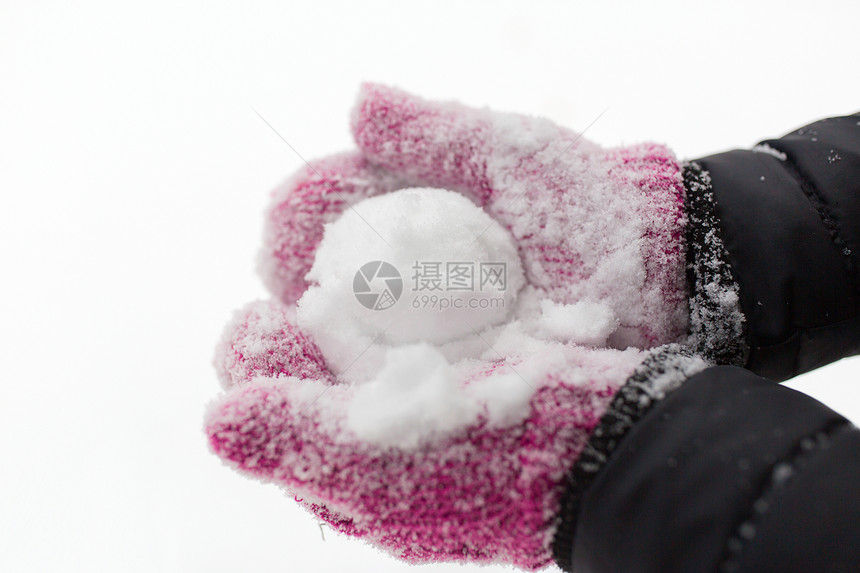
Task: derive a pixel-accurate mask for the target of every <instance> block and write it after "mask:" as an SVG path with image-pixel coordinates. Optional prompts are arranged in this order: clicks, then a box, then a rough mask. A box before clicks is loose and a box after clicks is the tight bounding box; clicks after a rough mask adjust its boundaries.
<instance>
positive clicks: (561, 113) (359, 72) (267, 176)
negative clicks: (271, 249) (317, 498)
mask: <svg viewBox="0 0 860 573" xmlns="http://www.w3.org/2000/svg"><path fill="white" fill-rule="evenodd" d="M858 16H860V4H858V3H857V2H856V1H845V2H834V3H828V2H814V3H810V2H797V3H796V4H795V3H792V2H786V1H781V2H769V3H760V4H759V3H751V2H716V3H713V4H704V3H695V4H693V3H687V2H679V3H676V4H660V3H655V2H644V3H643V2H630V3H616V2H593V3H592V2H587V3H586V2H538V1H535V0H532V1H530V2H526V3H521V4H508V3H502V2H486V3H480V2H463V1H459V2H433V3H429V2H428V3H406V2H361V3H358V2H354V3H348V2H343V3H334V2H320V1H311V0H305V1H303V2H285V1H277V2H274V1H273V2H266V3H257V2H237V3H235V4H233V5H223V4H217V3H214V2H211V1H209V2H205V1H200V2H163V1H148V2H140V3H137V5H136V6H134V5H131V4H129V3H117V2H102V3H95V2H75V3H67V2H22V1H16V2H13V1H12V0H2V2H0V82H2V83H0V254H2V258H0V273H2V275H0V278H2V280H0V293H2V296H0V305H2V312H1V313H0V317H2V330H0V359H2V363H0V364H2V366H0V368H2V369H1V370H0V372H2V382H0V456H2V461H0V570H2V571H9V572H19V571H27V572H29V571H39V572H42V571H87V572H95V571H110V572H116V571H123V572H125V571H142V572H144V571H145V572H153V571H159V572H161V571H165V572H172V571H177V572H179V571H181V572H198V571H199V572H222V571H223V572H236V571H254V572H258V573H263V572H279V573H281V572H287V571H335V570H337V571H351V572H365V571H367V572H375V573H376V572H386V571H387V572H394V571H406V570H407V565H404V564H402V563H398V562H396V561H394V560H392V559H390V558H388V557H386V556H384V555H381V554H379V553H377V552H376V551H375V550H373V549H371V548H368V547H366V546H364V545H362V544H361V543H358V542H355V541H352V540H349V539H346V538H339V537H337V536H336V535H334V534H333V533H332V532H331V531H327V532H326V535H325V541H323V539H322V536H321V531H320V528H319V527H318V526H317V524H316V523H315V521H314V520H313V519H312V518H311V517H310V516H309V515H307V514H305V513H304V512H303V511H301V510H300V509H299V508H298V506H297V505H296V504H295V503H294V502H293V501H292V500H291V499H288V498H286V497H285V496H284V495H283V494H281V493H280V491H279V490H277V489H276V488H275V487H273V486H264V485H260V484H259V483H255V482H253V481H250V480H248V479H245V478H242V477H240V476H239V475H237V474H235V473H234V472H232V471H230V470H228V469H227V468H225V467H223V466H222V465H221V464H220V462H219V461H218V459H217V458H216V457H215V456H214V455H211V454H210V453H209V452H208V449H207V446H206V442H205V439H204V436H203V434H202V432H201V417H202V412H203V408H204V405H205V404H206V402H207V401H208V400H210V399H211V398H212V397H213V396H215V395H216V393H217V392H218V391H219V388H218V386H217V383H216V380H215V375H214V372H213V370H212V368H211V366H210V359H211V356H212V348H213V345H214V344H215V341H216V339H217V337H218V335H219V334H220V331H221V328H222V325H223V323H224V322H225V320H226V319H227V317H228V316H229V313H230V311H232V310H233V309H234V308H236V307H238V306H240V305H242V304H244V303H245V302H246V301H248V300H251V299H254V298H257V297H264V296H266V293H265V291H264V289H263V287H262V286H261V284H260V281H259V280H258V278H257V276H256V275H255V272H254V259H255V254H256V251H257V247H258V244H259V243H260V235H261V226H262V212H263V208H264V206H265V205H266V202H267V197H268V192H269V190H270V188H272V187H273V186H274V185H275V184H277V183H278V182H279V181H280V180H281V179H282V178H284V177H285V176H287V175H288V174H290V173H291V172H293V171H294V170H296V169H298V168H300V167H301V166H302V161H301V159H299V158H298V157H297V156H296V155H295V154H294V153H293V152H292V151H291V150H290V149H289V148H288V147H287V146H286V145H284V143H283V142H282V141H281V140H280V139H278V137H277V136H276V135H275V134H274V133H272V131H271V130H270V129H269V128H268V127H267V126H266V125H265V124H264V123H263V122H262V121H261V120H260V119H259V118H258V117H257V115H256V114H255V113H254V111H253V109H256V110H257V111H259V112H260V113H261V114H262V115H263V116H264V117H266V119H267V120H268V121H269V122H271V123H272V124H273V125H274V126H275V127H276V128H277V129H278V130H279V131H280V133H281V134H282V135H283V136H284V137H285V138H286V139H287V141H289V142H290V143H291V144H292V145H293V146H294V147H295V148H296V149H297V150H298V151H299V152H300V153H301V154H302V155H304V156H305V157H306V158H314V157H319V156H322V155H326V154H328V153H331V152H335V151H339V150H342V149H346V148H350V147H351V146H352V142H351V140H350V136H349V132H348V121H347V119H348V113H349V110H350V107H351V105H352V102H353V98H354V97H355V94H356V90H357V88H358V85H359V83H360V82H361V81H363V80H373V81H380V82H386V83H390V84H394V85H397V86H399V87H402V88H405V89H408V90H410V91H413V92H415V93H417V94H420V95H423V96H425V97H432V98H445V99H454V98H456V99H460V100H462V101H464V102H466V103H469V104H473V105H489V106H491V107H493V108H496V109H500V110H509V111H519V112H526V113H531V114H538V115H545V116H549V117H551V118H554V119H555V120H557V121H559V122H561V123H564V124H566V125H569V126H571V127H573V128H578V129H582V128H584V127H585V126H586V125H588V124H589V123H590V122H591V121H592V120H593V119H594V118H595V117H596V116H597V115H598V114H599V113H600V112H601V111H603V110H604V109H606V108H607V107H608V110H607V111H606V113H605V115H604V116H603V117H602V118H601V119H600V120H599V121H598V122H597V123H596V124H595V125H594V126H593V127H592V128H591V129H590V130H589V131H588V134H587V136H588V137H589V138H591V139H593V140H595V141H597V142H600V143H602V144H605V145H614V144H620V143H632V142H637V141H641V140H647V139H653V140H656V141H660V142H665V143H668V144H669V145H671V146H672V147H673V148H674V149H675V150H676V151H677V153H678V154H679V155H680V156H682V157H696V156H699V155H703V154H707V153H711V152H716V151H720V150H724V149H727V148H732V147H749V146H751V145H753V144H755V143H756V142H757V141H758V140H760V139H763V138H767V137H772V136H779V135H781V134H783V133H785V132H787V131H789V130H791V129H794V128H796V127H799V126H800V125H802V124H804V123H806V122H809V121H812V120H815V119H818V118H821V117H825V116H828V115H836V114H844V113H850V112H854V111H857V110H858V108H860V99H858V94H860V75H858V74H857V73H856V63H857V62H856V59H857V33H858V30H857V22H858V21H860V18H858ZM858 375H860V359H849V360H843V361H841V362H839V363H837V364H834V365H832V366H829V367H827V368H824V369H822V370H820V371H818V372H816V373H813V374H810V375H807V376H803V377H800V378H798V379H797V380H794V381H793V382H791V385H792V386H793V387H796V388H799V389H801V390H803V391H805V392H808V393H810V394H812V395H813V396H816V397H818V398H819V399H821V400H823V401H824V402H825V403H827V404H829V405H830V406H832V407H833V408H835V409H837V410H839V411H841V412H842V413H844V414H846V415H847V416H849V417H850V418H852V419H853V420H854V421H860V381H858V380H857V378H858ZM409 570H410V571H414V569H409ZM473 570H477V568H475V567H466V568H459V567H458V566H456V565H433V566H426V567H422V568H419V569H417V571H427V572H428V573H430V572H431V571H433V572H436V571H459V572H466V571H473ZM501 570H505V569H504V568H501V567H500V568H490V569H483V571H486V572H490V571H501Z"/></svg>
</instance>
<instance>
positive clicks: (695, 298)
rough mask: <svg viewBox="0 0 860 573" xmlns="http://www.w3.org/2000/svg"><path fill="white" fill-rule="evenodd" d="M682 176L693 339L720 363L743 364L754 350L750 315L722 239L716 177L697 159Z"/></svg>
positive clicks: (700, 350)
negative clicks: (750, 338) (748, 326)
mask: <svg viewBox="0 0 860 573" xmlns="http://www.w3.org/2000/svg"><path fill="white" fill-rule="evenodd" d="M683 177H684V186H685V187H686V189H687V199H686V203H685V210H686V213H687V218H688V222H687V281H688V283H689V285H690V292H691V295H690V337H691V339H690V341H689V345H690V346H691V347H693V348H694V349H695V350H696V352H697V353H699V354H700V355H702V356H704V357H705V358H707V359H708V360H710V361H711V362H713V363H715V364H726V365H732V366H743V365H744V364H745V363H746V361H747V358H748V356H749V343H748V331H747V320H746V316H745V315H744V312H743V310H742V309H741V301H740V294H739V287H738V283H737V281H735V278H734V276H733V275H732V266H731V264H730V263H729V254H728V252H727V251H726V248H725V246H724V244H723V237H722V233H721V231H720V226H719V224H718V219H717V215H716V210H715V209H716V206H715V201H714V190H713V187H712V186H711V177H710V175H709V174H708V172H707V171H705V170H704V169H702V167H701V166H700V165H699V164H698V163H695V162H690V163H687V164H685V165H684V169H683Z"/></svg>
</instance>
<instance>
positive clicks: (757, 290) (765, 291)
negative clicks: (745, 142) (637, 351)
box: [554, 114, 860, 573]
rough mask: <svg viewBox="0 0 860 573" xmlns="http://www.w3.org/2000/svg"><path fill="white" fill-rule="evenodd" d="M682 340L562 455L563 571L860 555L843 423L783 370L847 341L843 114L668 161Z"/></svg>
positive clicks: (851, 563) (849, 346) (859, 138)
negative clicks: (689, 358)
mask: <svg viewBox="0 0 860 573" xmlns="http://www.w3.org/2000/svg"><path fill="white" fill-rule="evenodd" d="M684 178H685V184H686V187H687V192H688V206H687V207H688V209H687V211H688V215H689V219H690V225H689V233H688V246H689V251H690V264H689V276H690V282H691V286H692V290H693V294H692V299H691V317H692V331H693V334H694V340H695V339H698V343H694V345H695V346H696V348H695V350H696V352H697V353H699V354H702V355H705V356H706V357H708V358H710V359H711V360H712V361H714V362H716V363H719V364H735V365H738V366H746V369H742V368H737V367H734V366H719V367H712V368H708V369H705V370H703V371H701V372H698V373H696V374H694V375H692V376H686V375H685V376H684V377H685V378H686V380H685V381H684V382H683V383H682V384H680V387H679V388H678V389H677V390H674V391H672V392H670V393H667V395H665V397H664V396H662V395H661V396H659V397H661V398H663V399H661V400H659V401H658V400H654V399H653V398H654V397H655V396H656V395H657V394H659V392H656V391H655V388H658V387H662V386H660V384H662V382H656V381H657V380H659V379H660V378H661V377H662V378H665V377H666V376H671V375H672V371H673V369H674V370H675V371H676V372H675V374H676V375H677V373H678V372H681V371H682V369H679V368H677V364H676V363H677V360H676V361H675V362H676V363H673V362H672V359H671V358H670V357H671V354H672V352H674V351H670V352H669V353H668V354H666V355H661V354H659V353H657V354H655V355H654V356H652V359H651V361H650V363H646V364H645V365H644V366H643V369H642V370H641V371H640V372H639V373H637V374H636V375H634V377H633V378H631V380H629V381H628V382H627V384H626V385H625V387H624V388H622V391H621V392H619V395H618V396H616V398H615V400H614V401H613V404H612V405H611V406H610V409H609V412H607V414H606V416H604V418H603V419H602V420H601V423H600V424H599V425H598V427H597V428H596V429H595V433H594V435H593V436H592V438H591V440H590V441H589V445H588V447H587V448H586V450H585V452H584V453H583V456H582V457H581V458H580V460H579V461H578V462H577V464H576V466H575V467H574V468H573V469H572V471H571V473H570V476H569V482H568V487H567V491H566V493H565V496H564V498H563V507H562V513H561V517H560V523H559V527H558V530H557V533H556V537H555V542H554V551H555V557H556V561H557V562H558V563H559V565H561V566H562V568H563V569H565V570H567V571H569V570H573V571H576V572H578V573H603V572H624V573H637V572H643V573H644V572H655V573H657V572H660V573H665V572H676V571H677V572H684V573H686V572H691V573H692V572H699V571H701V572H723V571H726V572H729V571H732V572H756V573H767V572H792V571H798V572H804V573H812V572H818V571H821V572H824V571H827V572H831V571H833V572H839V571H860V431H858V429H857V428H856V427H855V426H854V425H852V424H851V423H850V422H848V421H847V420H846V419H845V418H843V417H842V416H840V415H839V414H837V413H835V412H833V411H832V410H830V409H829V408H827V407H825V406H824V405H822V404H821V403H819V402H817V401H816V400H814V399H812V398H810V397H808V396H806V395H804V394H802V393H799V392H796V391H794V390H791V389H789V388H786V387H783V386H780V385H778V384H775V383H774V382H773V381H771V380H768V379H765V378H762V377H759V376H757V375H756V374H760V375H762V376H767V377H768V378H771V379H774V380H785V379H787V378H790V377H792V376H794V375H796V374H799V373H802V372H806V371H808V370H811V369H814V368H816V367H818V366H820V365H823V364H826V363H828V362H831V361H834V360H837V359H839V358H842V357H844V356H848V355H851V354H856V353H858V352H860V288H858V285H860V281H859V280H858V271H860V114H857V115H852V116H846V117H839V118H831V119H827V120H822V121H819V122H816V123H813V124H811V125H809V126H806V127H804V128H801V129H799V130H797V131H794V132H792V133H790V134H788V135H786V136H785V137H783V138H780V139H776V140H768V141H765V142H763V143H762V144H760V145H759V146H756V148H754V150H750V151H730V152H726V153H721V154H717V155H712V156H709V157H705V158H703V159H700V160H697V161H695V162H690V163H689V164H688V165H687V166H686V167H685V173H684Z"/></svg>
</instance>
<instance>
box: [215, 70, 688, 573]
mask: <svg viewBox="0 0 860 573" xmlns="http://www.w3.org/2000/svg"><path fill="white" fill-rule="evenodd" d="M352 129H353V133H354V135H355V139H356V142H357V143H358V147H359V151H358V152H351V153H344V154H340V155H335V156H332V157H329V158H327V159H323V160H320V161H316V162H314V163H312V164H311V165H309V166H308V167H307V168H306V169H302V170H301V171H300V172H299V173H298V174H297V175H295V176H294V177H293V178H291V179H289V180H288V181H287V182H286V183H285V184H284V185H283V186H281V187H280V188H278V189H276V190H275V192H274V194H273V200H272V205H271V208H270V211H269V216H268V220H267V227H266V233H265V244H264V248H263V251H262V253H261V258H260V269H261V272H262V274H263V276H264V279H265V281H266V284H267V285H268V287H269V288H270V290H271V291H272V293H273V295H274V296H275V299H274V300H271V301H267V302H258V303H254V304H252V305H250V306H248V307H246V308H245V309H243V310H242V311H239V313H237V315H236V318H235V319H234V320H233V321H232V322H231V324H230V325H228V329H227V331H226V332H225V336H224V338H223V340H222V342H221V344H220V345H219V347H218V351H217V356H216V367H217V369H218V372H219V376H220V378H221V380H222V383H223V385H224V386H225V388H226V392H225V394H224V395H222V396H221V397H220V398H219V399H218V400H217V401H216V402H214V403H213V404H212V405H211V407H210V409H209V411H208V414H207V418H206V431H207V433H208V435H209V440H210V444H211V446H212V448H213V450H214V451H215V452H216V453H217V454H218V455H219V456H221V458H222V459H224V460H225V462H227V463H228V464H229V465H231V466H233V467H235V468H236V469H238V470H239V471H241V472H243V473H246V474H249V475H252V476H255V477H258V478H262V479H265V480H268V481H271V482H274V483H277V484H279V485H281V486H283V487H284V488H285V489H286V490H287V491H289V492H290V493H291V494H292V495H295V496H296V497H297V499H300V500H302V503H304V504H305V506H306V507H307V508H308V509H310V510H311V511H313V512H314V513H315V514H316V515H317V516H319V517H320V518H322V519H324V520H326V521H327V522H329V523H330V524H332V525H333V527H335V528H336V529H337V530H339V531H342V532H344V533H347V534H349V535H353V536H356V537H360V538H363V539H365V540H366V541H368V542H370V543H372V544H374V545H375V546H378V547H381V548H383V549H385V550H386V551H388V552H390V553H391V554H393V555H395V556H398V557H400V558H403V559H406V560H408V561H411V562H416V563H420V562H429V561H439V560H442V561H477V562H482V563H491V562H503V563H512V564H515V565H517V566H519V567H522V568H525V569H536V568H540V567H542V566H544V565H547V564H548V563H550V561H551V548H550V545H551V542H552V538H553V534H554V531H555V528H556V527H557V524H558V514H559V510H560V503H561V502H560V498H561V494H562V490H563V489H564V479H565V475H566V473H567V472H568V471H569V470H570V468H571V467H572V466H573V464H574V463H575V462H576V460H577V458H578V457H579V455H580V453H581V452H582V450H583V448H584V447H585V444H586V442H587V441H588V439H589V436H590V434H591V431H592V430H593V429H594V427H595V426H596V425H597V423H598V421H599V420H600V418H601V416H602V415H603V414H604V413H605V412H606V410H607V407H608V405H609V403H610V402H611V401H612V399H613V396H614V395H615V394H616V393H617V392H618V390H619V388H620V387H621V386H622V385H623V384H624V382H625V381H626V380H627V379H628V377H629V376H630V375H631V374H632V373H633V372H634V370H636V368H637V365H639V364H640V363H641V362H642V360H643V357H644V356H645V355H646V350H647V349H649V348H653V347H656V346H659V345H663V344H666V343H671V342H677V341H678V340H680V339H681V338H682V337H683V336H684V334H685V332H686V327H687V316H688V310H687V294H686V290H685V277H684V245H683V235H684V223H685V221H684V217H683V211H682V206H683V186H682V182H681V177H680V168H679V165H678V163H677V162H676V160H675V158H674V156H673V155H672V154H671V152H670V151H669V150H667V149H666V148H665V147H662V146H660V145H656V144H643V145H639V146H633V147H624V148H617V149H609V150H605V149H602V148H600V147H599V146H597V145H595V144H593V143H590V142H588V141H587V140H585V139H583V138H581V137H580V136H579V135H577V134H576V133H573V132H571V131H568V130H565V129H563V128H560V127H558V126H555V125H554V124H552V123H551V122H549V121H546V120H541V119H536V118H529V117H524V116H519V115H514V114H501V113H494V112H490V111H487V110H475V109H470V108H467V107H464V106H461V105H459V104H456V103H438V102H427V101H424V100H421V99H419V98H416V97H413V96H410V95H408V94H405V93H403V92H400V91H398V90H394V89H391V88H386V87H382V86H375V85H366V86H364V88H363V89H362V93H361V95H360V98H359V101H358V104H357V105H356V108H355V110H354V113H353V117H352ZM407 188H419V189H410V190H406V189H407ZM443 190H447V191H443ZM452 192H453V193H452ZM455 193H456V194H459V195H456V196H455ZM464 197H465V198H466V200H463V198H464ZM470 210H474V211H477V212H478V214H474V213H472V214H470ZM481 216H483V217H486V218H487V220H488V221H489V223H486V224H485V223H484V222H483V220H482V219H481V218H480V217H481ZM386 237H388V239H392V238H393V237H396V238H397V240H386ZM379 241H382V243H384V245H380V243H379ZM422 241H423V242H422ZM371 243H373V244H374V245H375V246H374V247H373V248H370V247H368V248H367V250H362V249H364V248H365V246H366V245H370V244H371ZM461 247H462V248H461ZM386 249H392V250H393V251H392V250H389V251H387V250H386ZM398 249H400V251H401V252H399V253H398V252H397V251H398ZM404 249H406V251H405V252H404ZM409 249H412V250H409ZM425 249H426V250H428V251H429V252H434V253H438V252H449V253H451V254H452V256H454V255H456V254H458V253H459V254H461V255H462V253H468V255H469V256H470V257H471V256H473V255H474V256H476V257H477V256H478V255H479V254H483V255H484V256H488V257H490V258H499V257H502V258H505V257H507V259H508V268H509V269H512V271H511V277H510V281H508V284H509V285H510V286H511V289H512V292H507V293H505V297H506V298H504V302H505V306H504V308H503V310H501V311H500V310H498V309H496V311H495V313H494V314H492V315H491V316H490V315H488V314H486V313H485V314H483V315H481V316H482V317H483V318H486V320H484V321H483V322H482V321H481V320H477V319H476V317H477V316H478V315H476V314H471V315H470V314H468V313H467V312H465V311H463V312H452V313H449V314H447V315H445V314H428V315H425V316H426V317H429V318H427V320H428V321H429V322H428V324H429V325H430V327H429V328H425V329H424V330H421V329H420V328H404V327H403V324H402V321H403V320H410V317H411V318H412V319H415V320H417V318H415V317H416V316H418V315H416V314H411V313H410V312H407V311H404V310H403V309H404V306H403V305H404V304H407V302H406V301H407V298H408V296H407V293H405V292H404V293H403V296H402V298H401V300H400V301H397V300H396V297H395V300H394V303H392V305H389V306H390V307H391V308H393V310H380V309H379V307H374V308H372V309H370V310H368V309H366V308H365V309H362V308H359V307H358V306H356V305H357V303H356V300H355V298H354V296H353V292H351V290H350V289H351V288H353V289H354V288H356V287H355V285H357V284H359V283H355V282H353V280H354V279H353V274H354V273H355V276H358V273H356V269H359V268H365V267H364V266H363V265H365V263H367V261H368V260H369V261H371V262H373V261H375V264H373V265H371V268H372V269H373V270H372V273H371V274H373V273H376V272H377V271H378V270H379V269H380V268H382V267H381V265H382V262H383V261H388V260H389V257H390V260H393V261H394V260H401V261H408V260H410V259H411V258H417V257H418V256H419V255H420V254H421V253H422V252H423V251H424V250H425ZM434 249H435V250H434ZM440 249H441V251H440ZM445 249H449V250H448V251H445ZM463 249H465V250H463ZM344 253H354V256H353V255H352V254H350V255H349V256H346V255H344ZM370 253H372V254H373V256H370ZM379 253H387V254H386V256H385V257H383V256H382V255H379ZM350 257H352V258H355V259H356V260H351V259H350ZM452 260H456V259H452ZM400 274H401V275H403V274H404V271H403V269H400ZM387 276H393V275H387ZM362 277H364V275H362ZM355 280H358V279H355ZM400 288H403V289H406V288H407V287H405V286H403V285H401V287H400ZM395 290H396V289H395ZM397 292H398V294H399V291H397ZM408 294H409V295H415V293H408ZM357 296H358V293H357V291H356V293H355V297H357ZM389 296H390V293H389ZM410 300H411V301H412V302H413V303H414V302H415V300H416V299H415V298H414V297H413V298H411V299H410ZM349 304H352V305H353V306H349ZM397 304H400V305H401V306H400V307H397V306H396V305H397ZM406 308H407V310H408V307H406ZM416 308H417V307H416ZM398 309H399V310H398ZM386 313H388V314H386ZM398 313H399V314H398ZM488 316H489V318H487V317H488ZM388 317H394V318H393V319H392V322H391V323H388ZM397 321H401V323H400V324H399V325H398V324H397ZM407 326H409V325H407ZM422 333H426V336H424V337H423V338H422V336H421V335H422ZM443 335H444V336H443Z"/></svg>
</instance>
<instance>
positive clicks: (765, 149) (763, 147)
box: [752, 143, 788, 161]
mask: <svg viewBox="0 0 860 573" xmlns="http://www.w3.org/2000/svg"><path fill="white" fill-rule="evenodd" d="M752 150H753V153H766V154H767V155H772V156H774V157H776V158H777V159H779V160H780V161H785V160H786V159H788V156H787V155H786V154H785V153H783V152H782V151H780V150H778V149H774V148H773V147H771V146H770V145H768V144H767V143H759V144H758V145H756V146H755V147H753V148H752Z"/></svg>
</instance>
